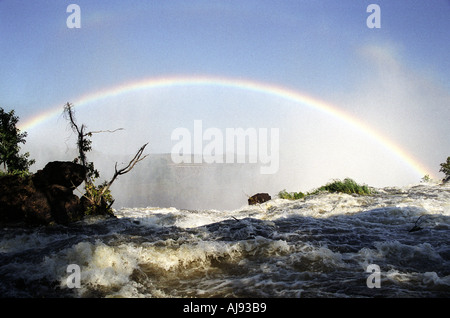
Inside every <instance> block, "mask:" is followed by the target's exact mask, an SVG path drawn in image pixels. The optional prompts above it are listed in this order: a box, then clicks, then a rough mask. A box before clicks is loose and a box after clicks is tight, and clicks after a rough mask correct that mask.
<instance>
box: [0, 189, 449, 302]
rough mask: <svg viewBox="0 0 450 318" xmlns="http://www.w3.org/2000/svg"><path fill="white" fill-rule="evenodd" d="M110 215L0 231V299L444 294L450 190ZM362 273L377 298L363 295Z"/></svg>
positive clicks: (124, 210)
mask: <svg viewBox="0 0 450 318" xmlns="http://www.w3.org/2000/svg"><path fill="white" fill-rule="evenodd" d="M115 215H116V216H117V218H110V219H104V218H92V219H87V220H85V221H82V222H78V223H75V224H72V225H70V226H60V225H57V226H53V227H40V228H26V229H23V228H20V229H19V228H2V229H0V282H1V285H0V296H1V297H164V298H169V297H289V298H292V297H449V296H450V245H449V243H450V185H436V184H419V185H413V186H409V187H403V188H383V189H377V193H376V194H374V195H370V196H359V195H347V194H330V193H322V194H317V195H313V196H309V197H307V198H306V199H301V200H296V201H289V200H282V199H274V200H271V201H269V202H266V203H264V204H260V205H255V206H243V207H242V208H240V209H237V210H233V211H216V210H202V211H195V210H179V209H176V208H122V209H120V210H117V211H115ZM412 229H414V230H413V231H411V230H412ZM70 264H76V265H78V266H79V268H80V273H79V274H80V277H79V278H80V286H79V287H78V288H69V287H70V286H69V285H68V278H69V275H70V274H71V273H70V272H68V271H67V268H68V265H70ZM371 264H375V265H377V266H378V267H379V268H380V273H379V282H378V283H379V286H378V287H379V288H369V287H368V278H369V275H371V273H370V272H367V271H366V269H367V268H368V266H369V265H371ZM72 287H73V286H72Z"/></svg>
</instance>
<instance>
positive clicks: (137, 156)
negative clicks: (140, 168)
mask: <svg viewBox="0 0 450 318" xmlns="http://www.w3.org/2000/svg"><path fill="white" fill-rule="evenodd" d="M147 145H148V143H146V144H145V145H143V146H142V147H141V148H139V150H138V151H137V152H136V154H135V155H134V157H133V159H131V160H130V162H129V163H128V165H126V166H125V167H124V168H122V169H119V170H117V162H116V165H115V167H114V175H113V177H112V178H111V180H110V181H109V182H108V184H107V185H106V186H105V187H104V188H103V189H102V194H104V193H105V192H106V191H108V189H109V187H110V186H111V185H112V184H113V182H114V181H115V180H116V179H117V177H118V176H121V175H123V174H126V173H128V172H130V171H131V170H132V169H133V168H134V166H135V165H136V164H137V163H138V162H140V161H142V160H144V159H145V158H147V156H148V155H145V156H142V154H143V152H144V149H145V147H147Z"/></svg>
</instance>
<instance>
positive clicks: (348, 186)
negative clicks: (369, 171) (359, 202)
mask: <svg viewBox="0 0 450 318" xmlns="http://www.w3.org/2000/svg"><path fill="white" fill-rule="evenodd" d="M323 191H327V192H331V193H336V192H339V193H347V194H352V193H356V194H360V195H367V194H372V193H373V191H372V190H371V189H370V188H369V187H368V186H367V185H359V184H358V183H356V182H355V181H354V180H353V179H350V178H345V179H344V181H341V180H334V181H333V182H330V183H327V184H326V185H324V186H321V187H320V188H318V189H316V190H315V191H313V192H312V193H311V194H316V193H319V192H323Z"/></svg>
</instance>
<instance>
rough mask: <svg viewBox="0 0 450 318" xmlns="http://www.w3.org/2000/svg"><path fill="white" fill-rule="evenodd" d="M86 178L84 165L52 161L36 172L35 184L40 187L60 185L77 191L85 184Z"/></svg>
mask: <svg viewBox="0 0 450 318" xmlns="http://www.w3.org/2000/svg"><path fill="white" fill-rule="evenodd" d="M85 177H86V169H84V167H83V166H82V165H79V164H76V163H74V162H67V161H52V162H49V163H48V164H47V165H46V166H45V167H44V169H42V170H39V171H38V172H36V174H35V175H34V181H33V182H34V183H35V184H36V185H37V186H38V187H44V186H47V185H51V184H58V185H62V186H64V187H67V188H71V189H75V188H76V187H78V186H79V185H80V184H81V183H83V181H84V179H85Z"/></svg>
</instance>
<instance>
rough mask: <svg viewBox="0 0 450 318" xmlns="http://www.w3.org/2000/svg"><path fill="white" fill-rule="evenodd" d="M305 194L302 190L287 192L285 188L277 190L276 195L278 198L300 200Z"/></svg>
mask: <svg viewBox="0 0 450 318" xmlns="http://www.w3.org/2000/svg"><path fill="white" fill-rule="evenodd" d="M305 196H306V195H305V194H304V193H303V192H287V191H286V190H282V191H280V192H278V197H279V198H280V199H287V200H300V199H303V198H304V197H305Z"/></svg>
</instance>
